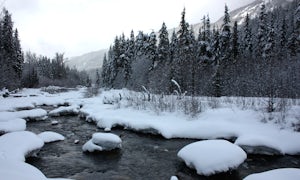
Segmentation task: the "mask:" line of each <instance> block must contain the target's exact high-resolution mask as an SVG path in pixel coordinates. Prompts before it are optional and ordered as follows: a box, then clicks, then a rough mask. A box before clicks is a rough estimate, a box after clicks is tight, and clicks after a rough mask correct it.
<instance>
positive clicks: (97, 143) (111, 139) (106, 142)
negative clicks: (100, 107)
mask: <svg viewBox="0 0 300 180" xmlns="http://www.w3.org/2000/svg"><path fill="white" fill-rule="evenodd" d="M121 147H122V140H121V138H120V137H119V136H117V135H115V134H112V133H94V134H93V136H92V139H91V140H89V141H88V142H86V143H85V144H84V145H83V147H82V150H83V151H89V152H94V151H110V150H113V149H120V148H121Z"/></svg>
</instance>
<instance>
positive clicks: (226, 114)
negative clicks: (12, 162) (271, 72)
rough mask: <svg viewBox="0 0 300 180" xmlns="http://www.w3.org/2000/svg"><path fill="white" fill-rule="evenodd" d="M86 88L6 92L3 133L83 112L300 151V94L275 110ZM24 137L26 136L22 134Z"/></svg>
mask: <svg viewBox="0 0 300 180" xmlns="http://www.w3.org/2000/svg"><path fill="white" fill-rule="evenodd" d="M85 90H86V89H85V88H81V89H79V90H78V91H69V92H62V93H57V94H50V93H47V92H44V91H42V90H41V89H23V90H22V91H20V92H18V93H17V94H11V95H10V96H9V97H7V98H4V97H2V96H1V97H0V134H1V133H2V134H3V133H8V132H15V131H21V132H24V130H25V129H26V121H25V120H24V119H36V118H41V119H43V117H47V115H62V114H64V113H67V114H68V113H73V114H77V113H78V114H79V115H80V116H81V117H83V118H85V119H86V120H87V121H93V122H95V123H96V124H97V126H99V127H100V128H103V129H106V130H110V129H111V128H113V127H115V126H123V127H124V128H125V129H132V130H136V131H142V132H150V133H158V134H161V135H162V136H163V137H165V138H193V139H216V138H225V139H232V138H236V140H235V144H236V145H238V146H240V147H242V148H243V149H244V150H245V151H246V152H247V153H260V154H274V153H275V154H289V155H295V154H300V141H299V139H300V133H299V132H297V131H295V130H296V129H298V128H299V124H300V100H298V99H295V100H292V99H277V100H276V99H275V100H274V102H275V103H274V107H275V111H274V112H272V113H267V112H266V109H267V105H268V101H269V100H268V99H267V98H241V97H221V98H210V97H197V98H191V97H183V98H182V97H181V99H178V97H176V96H162V95H151V96H150V101H148V95H147V94H143V93H135V92H132V91H127V90H111V91H103V92H102V93H100V94H99V95H98V96H95V97H91V98H84V92H85ZM42 105H48V106H54V107H58V106H61V105H64V106H65V107H58V108H57V109H55V110H54V111H52V112H46V111H45V110H43V109H40V107H39V106H42ZM187 112H191V114H192V116H191V115H187ZM5 137H6V135H3V136H0V142H1V141H4V140H5V141H7V142H6V143H5V145H3V146H4V147H6V146H7V147H14V146H15V147H17V143H15V142H14V141H12V142H9V140H7V138H5ZM37 137H38V136H37ZM47 137H49V136H47ZM51 137H52V135H51ZM3 139H4V140H3ZM18 139H19V141H22V138H21V137H20V138H18ZM91 142H92V141H91ZM1 147H2V146H1ZM29 149H30V148H29ZM5 152H6V151H5ZM26 152H27V151H26ZM12 153H13V151H12ZM15 153H16V157H18V158H17V159H19V160H23V158H25V155H26V154H24V150H22V153H20V152H15ZM4 155H6V153H4V150H0V157H3V156H4ZM18 162H19V161H18ZM16 166H17V165H16ZM20 166H23V165H20Z"/></svg>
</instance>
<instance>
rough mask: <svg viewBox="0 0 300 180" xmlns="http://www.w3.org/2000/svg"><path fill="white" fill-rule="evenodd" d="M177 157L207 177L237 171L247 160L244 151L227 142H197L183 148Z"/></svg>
mask: <svg viewBox="0 0 300 180" xmlns="http://www.w3.org/2000/svg"><path fill="white" fill-rule="evenodd" d="M177 155H178V157H179V158H181V159H182V160H183V161H184V162H185V164H186V165H187V166H188V167H190V168H194V169H196V170H197V173H198V174H200V175H205V176H209V175H213V174H216V173H220V172H226V171H228V170H231V169H235V168H237V167H238V166H239V165H240V164H242V163H243V162H244V160H245V159H246V158H247V154H246V153H245V152H244V151H243V149H241V148H240V147H239V146H237V145H234V144H232V143H230V142H228V141H226V140H206V141H199V142H195V143H192V144H189V145H187V146H185V147H183V148H182V149H181V150H180V151H179V152H178V154H177Z"/></svg>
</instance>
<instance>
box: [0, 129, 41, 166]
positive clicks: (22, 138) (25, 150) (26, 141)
mask: <svg viewBox="0 0 300 180" xmlns="http://www.w3.org/2000/svg"><path fill="white" fill-rule="evenodd" d="M43 146H44V142H43V141H42V140H41V139H40V138H39V137H38V136H37V135H36V134H34V133H32V132H29V131H19V132H12V133H7V134H4V135H3V136H0V160H3V159H9V160H17V161H25V157H26V156H29V155H31V154H32V153H34V152H35V151H37V150H39V149H41V148H42V147H43Z"/></svg>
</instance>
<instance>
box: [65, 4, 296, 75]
mask: <svg viewBox="0 0 300 180" xmlns="http://www.w3.org/2000/svg"><path fill="white" fill-rule="evenodd" d="M291 1H293V0H255V1H254V2H252V3H250V4H248V5H246V6H243V7H241V8H238V9H236V10H233V11H231V12H230V17H231V22H232V23H233V22H234V21H237V22H238V24H242V23H243V22H244V19H245V17H246V15H247V13H248V14H249V17H250V18H255V17H256V16H258V15H259V12H260V6H261V5H262V4H263V3H265V5H266V10H267V11H272V10H273V9H274V8H276V7H280V6H285V5H287V4H288V3H290V2H291ZM222 23H223V17H221V18H220V19H219V20H218V21H216V22H215V23H213V24H212V25H211V27H213V26H214V25H215V26H216V27H221V25H222ZM201 26H202V22H201V23H197V24H193V25H192V27H193V30H194V32H195V33H196V34H197V33H198V32H199V28H200V27H201ZM177 29H178V27H177V28H175V30H177ZM173 30H174V29H170V30H169V35H170V36H171V35H172V33H173ZM157 35H158V34H157ZM107 51H108V49H102V50H99V51H94V52H90V53H87V54H83V55H81V56H77V57H73V58H70V59H69V60H68V61H67V62H66V63H67V65H69V66H70V67H74V66H75V67H76V68H77V69H78V70H92V69H96V68H100V67H101V66H102V60H103V57H104V54H105V53H106V52H107Z"/></svg>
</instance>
